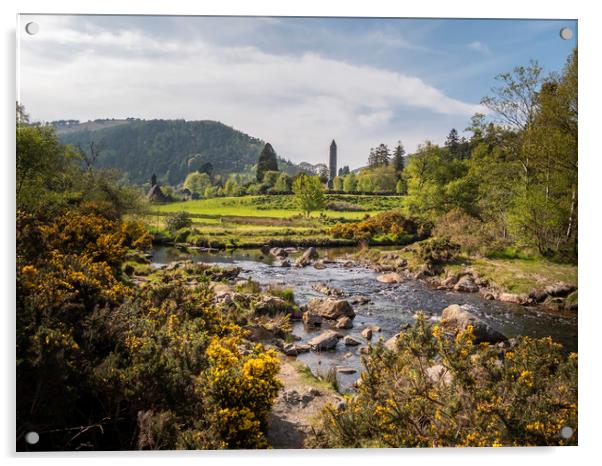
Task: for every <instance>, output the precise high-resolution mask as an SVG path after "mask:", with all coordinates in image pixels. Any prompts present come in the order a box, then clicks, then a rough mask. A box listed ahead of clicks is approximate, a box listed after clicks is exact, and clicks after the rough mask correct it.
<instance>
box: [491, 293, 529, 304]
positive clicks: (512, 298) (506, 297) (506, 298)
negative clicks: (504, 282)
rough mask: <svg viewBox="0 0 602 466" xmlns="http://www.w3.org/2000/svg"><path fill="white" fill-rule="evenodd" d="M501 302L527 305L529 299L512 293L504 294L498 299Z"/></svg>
mask: <svg viewBox="0 0 602 466" xmlns="http://www.w3.org/2000/svg"><path fill="white" fill-rule="evenodd" d="M497 299H498V300H499V301H502V302H504V303H514V304H525V303H527V301H528V298H527V297H526V296H523V295H519V294H512V293H502V294H500V295H499V296H498V298H497Z"/></svg>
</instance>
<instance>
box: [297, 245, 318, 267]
mask: <svg viewBox="0 0 602 466" xmlns="http://www.w3.org/2000/svg"><path fill="white" fill-rule="evenodd" d="M318 257H319V256H318V251H317V250H316V248H315V247H313V246H312V247H310V248H307V249H306V251H305V252H304V253H303V255H301V257H299V258H298V259H297V260H296V261H295V265H296V266H297V267H305V266H307V265H309V264H311V262H312V261H314V260H316V259H317V258H318Z"/></svg>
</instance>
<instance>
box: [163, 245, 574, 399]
mask: <svg viewBox="0 0 602 466" xmlns="http://www.w3.org/2000/svg"><path fill="white" fill-rule="evenodd" d="M347 252H348V251H344V250H343V251H341V250H320V251H308V250H305V251H296V250H292V249H290V250H288V251H285V250H282V251H271V252H270V251H263V252H260V251H241V250H238V251H232V252H219V253H217V252H207V251H187V252H182V251H179V250H177V249H175V248H157V249H156V250H155V251H154V253H153V257H152V261H153V264H154V266H157V267H159V266H163V267H165V266H167V267H169V266H170V265H169V264H170V263H173V261H178V260H179V261H181V260H192V261H194V262H204V263H211V264H221V265H230V266H236V267H239V268H240V273H238V276H237V277H236V280H240V279H252V280H253V281H255V282H258V283H259V284H260V285H261V286H262V287H264V288H266V287H268V286H279V287H285V288H290V289H292V290H293V291H294V299H295V302H296V304H297V305H298V309H297V310H296V311H295V315H294V316H293V317H294V320H293V322H292V323H293V326H292V333H293V337H292V340H293V341H291V339H290V338H289V341H288V342H287V341H284V340H280V341H278V342H277V343H278V344H279V346H280V349H281V350H282V352H283V353H285V354H288V355H290V356H289V357H290V358H296V359H297V360H300V361H303V362H304V363H305V364H307V365H308V366H309V367H310V368H311V370H312V372H313V373H314V374H316V375H318V376H322V377H325V376H326V374H328V373H329V372H332V371H336V376H337V381H338V385H339V390H341V391H346V390H350V389H352V386H353V383H354V382H355V380H356V379H357V377H358V375H359V372H360V371H361V362H360V356H361V354H362V352H365V351H366V348H367V345H368V344H369V343H374V342H376V341H378V340H379V339H381V338H382V339H383V340H384V341H387V340H389V339H391V338H392V337H393V336H394V335H396V334H397V333H398V332H399V331H400V330H403V329H405V328H407V327H408V326H409V325H411V324H412V322H413V320H414V316H415V315H416V313H417V312H419V311H422V312H424V313H425V314H426V315H427V316H429V317H430V319H432V320H439V319H440V318H441V313H442V312H443V310H444V309H445V308H447V307H448V306H450V305H453V304H457V305H460V306H461V308H462V309H463V310H465V311H468V312H470V314H471V315H473V316H474V317H476V318H477V319H478V320H479V321H480V322H483V324H484V325H486V326H487V327H488V328H490V329H491V330H492V331H494V332H497V333H499V334H502V335H504V336H506V337H508V338H512V337H515V336H518V335H530V336H533V337H543V336H551V337H552V338H553V339H554V340H556V341H558V342H560V343H562V344H563V345H564V347H565V348H566V349H567V351H574V350H576V349H577V319H576V316H575V315H570V314H567V313H554V312H548V311H546V310H544V309H542V307H541V306H536V305H519V304H516V303H511V302H502V301H498V300H489V299H487V296H484V295H483V294H482V293H471V292H462V291H456V290H454V287H455V284H454V286H451V287H449V288H447V287H445V288H444V287H442V286H441V285H439V286H433V285H432V284H429V283H428V282H426V281H424V280H420V279H416V278H414V277H411V276H410V277H408V276H402V275H389V276H388V277H387V276H385V274H383V273H382V272H377V271H374V270H373V269H371V268H369V267H367V266H365V265H360V264H358V263H356V262H354V261H352V260H350V259H349V257H348V256H347V255H346V253H347ZM295 264H296V265H297V266H295ZM172 266H173V265H172ZM231 281H232V282H233V283H234V279H232V280H231ZM456 284H457V282H456ZM222 285H223V284H222ZM226 289H227V288H226ZM226 289H222V290H221V292H220V290H219V289H218V290H217V293H216V294H217V299H221V300H227V299H232V296H230V295H228V293H226V292H225V291H226ZM226 295H228V296H226ZM235 298H236V297H235ZM264 299H265V300H268V299H271V298H269V297H267V296H266V297H265V298H264ZM272 301H274V302H270V303H267V302H264V303H259V309H260V310H261V305H263V306H264V309H271V308H272V307H273V306H274V305H277V304H278V303H277V300H274V299H272ZM266 312H267V311H266ZM256 313H257V305H256ZM252 330H254V331H256V329H252Z"/></svg>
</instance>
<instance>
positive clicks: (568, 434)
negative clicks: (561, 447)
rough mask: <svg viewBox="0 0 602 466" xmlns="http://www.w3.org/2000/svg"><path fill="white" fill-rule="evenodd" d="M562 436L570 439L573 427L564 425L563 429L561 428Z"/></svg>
mask: <svg viewBox="0 0 602 466" xmlns="http://www.w3.org/2000/svg"><path fill="white" fill-rule="evenodd" d="M560 436H561V437H562V438H563V439H566V440H568V439H570V438H571V437H572V436H573V428H572V427H569V426H564V427H563V428H562V429H560Z"/></svg>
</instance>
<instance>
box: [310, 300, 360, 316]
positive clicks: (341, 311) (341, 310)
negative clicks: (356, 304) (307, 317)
mask: <svg viewBox="0 0 602 466" xmlns="http://www.w3.org/2000/svg"><path fill="white" fill-rule="evenodd" d="M307 310H308V311H309V312H311V313H312V314H317V315H319V316H322V317H323V318H325V319H338V318H339V317H342V316H347V317H349V318H351V319H353V318H354V317H355V312H354V311H353V308H352V307H351V304H349V302H347V301H345V300H344V299H333V298H312V299H310V300H309V302H308V303H307Z"/></svg>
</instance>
